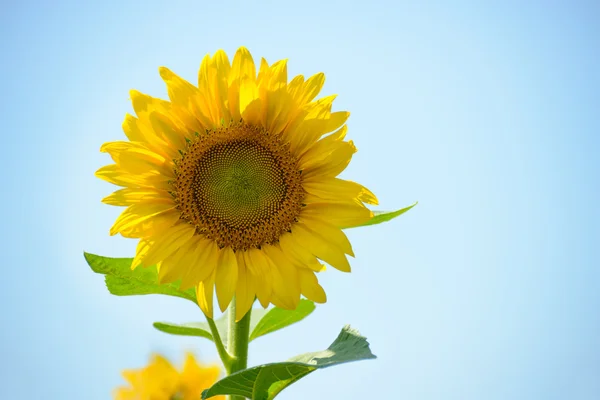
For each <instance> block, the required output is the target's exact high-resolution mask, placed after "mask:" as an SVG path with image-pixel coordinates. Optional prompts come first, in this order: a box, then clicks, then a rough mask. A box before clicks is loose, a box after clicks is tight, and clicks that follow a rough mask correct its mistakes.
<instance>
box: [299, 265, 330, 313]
mask: <svg viewBox="0 0 600 400" xmlns="http://www.w3.org/2000/svg"><path fill="white" fill-rule="evenodd" d="M299 274H300V286H301V287H302V294H303V295H304V296H305V297H306V298H307V299H309V300H312V301H314V302H315V303H321V304H322V303H325V302H326V301H327V295H326V294H325V290H323V288H322V287H321V285H319V281H318V280H317V277H316V276H315V273H314V272H313V271H311V270H308V269H300V270H299Z"/></svg>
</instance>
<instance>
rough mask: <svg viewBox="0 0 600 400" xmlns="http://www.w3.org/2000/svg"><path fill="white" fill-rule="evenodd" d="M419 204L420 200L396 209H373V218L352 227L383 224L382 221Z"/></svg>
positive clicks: (397, 215) (388, 219)
mask: <svg viewBox="0 0 600 400" xmlns="http://www.w3.org/2000/svg"><path fill="white" fill-rule="evenodd" d="M417 204H419V202H418V201H417V202H415V203H413V204H411V205H410V206H408V207H404V208H401V209H399V210H396V211H373V214H374V216H373V218H371V219H370V220H368V221H367V222H365V223H363V224H360V225H356V226H353V227H352V228H357V227H359V226H368V225H377V224H381V223H382V222H387V221H390V220H392V219H394V218H396V217H399V216H400V215H402V214H404V213H405V212H407V211H408V210H410V209H411V208H413V207H414V206H416V205H417Z"/></svg>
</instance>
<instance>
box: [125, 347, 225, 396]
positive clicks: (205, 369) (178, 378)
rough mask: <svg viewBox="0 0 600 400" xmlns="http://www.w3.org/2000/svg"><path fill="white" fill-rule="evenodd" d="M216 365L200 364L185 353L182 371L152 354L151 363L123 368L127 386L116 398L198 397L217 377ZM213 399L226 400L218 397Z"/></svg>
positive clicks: (218, 373) (218, 372) (218, 370)
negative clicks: (143, 366)
mask: <svg viewBox="0 0 600 400" xmlns="http://www.w3.org/2000/svg"><path fill="white" fill-rule="evenodd" d="M220 373H221V371H220V369H219V367H218V366H216V365H215V366H203V365H202V364H199V363H198V362H196V359H195V358H194V356H193V355H192V354H191V353H188V354H187V356H186V360H185V364H184V366H183V370H182V371H181V372H179V371H177V369H175V367H173V365H171V363H170V362H169V361H168V360H167V359H165V358H164V357H162V356H159V355H154V356H153V357H152V359H151V361H150V364H148V366H146V367H145V368H142V369H138V370H125V371H123V377H124V378H125V380H127V382H128V383H129V385H130V386H128V387H119V388H117V389H116V390H115V392H114V398H115V400H198V399H200V398H201V397H202V391H203V390H204V389H208V388H209V387H211V386H212V385H213V384H214V383H215V382H216V381H217V378H218V377H219V375H220ZM214 398H215V399H221V400H223V399H225V396H217V397H214Z"/></svg>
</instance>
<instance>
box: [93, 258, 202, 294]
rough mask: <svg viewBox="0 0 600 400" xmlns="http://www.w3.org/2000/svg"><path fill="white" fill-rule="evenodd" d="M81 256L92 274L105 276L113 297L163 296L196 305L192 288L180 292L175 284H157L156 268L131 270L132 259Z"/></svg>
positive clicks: (194, 292)
mask: <svg viewBox="0 0 600 400" xmlns="http://www.w3.org/2000/svg"><path fill="white" fill-rule="evenodd" d="M83 255H84V257H85V260H86V261H87V263H88V264H89V266H90V267H91V268H92V270H93V271H94V272H96V273H98V274H103V275H105V278H104V281H105V282H106V287H107V288H108V291H109V292H111V293H112V294H114V295H117V296H135V295H143V294H164V295H167V296H175V297H181V298H183V299H187V300H189V301H192V302H194V304H197V302H196V291H195V290H194V289H193V288H192V289H188V290H181V289H180V288H179V283H177V282H175V283H164V284H160V283H158V271H157V270H156V267H148V268H143V267H138V268H136V269H134V270H132V269H131V263H132V261H133V258H110V257H103V256H99V255H96V254H90V253H83Z"/></svg>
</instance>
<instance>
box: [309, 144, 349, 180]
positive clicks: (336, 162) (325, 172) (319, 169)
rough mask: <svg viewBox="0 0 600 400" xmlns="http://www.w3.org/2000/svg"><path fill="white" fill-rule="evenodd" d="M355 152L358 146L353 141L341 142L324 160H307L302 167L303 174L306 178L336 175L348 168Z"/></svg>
mask: <svg viewBox="0 0 600 400" xmlns="http://www.w3.org/2000/svg"><path fill="white" fill-rule="evenodd" d="M354 153H356V147H355V146H354V143H353V142H352V141H349V142H339V146H337V148H336V149H335V150H333V151H332V152H331V153H330V154H329V155H328V156H326V157H324V158H323V159H322V160H314V159H313V160H310V159H309V160H306V162H305V163H304V165H303V168H302V176H303V177H304V178H305V179H308V178H311V177H319V176H330V177H335V176H337V175H339V174H340V173H341V172H342V171H343V170H344V169H346V167H347V166H348V164H349V163H350V160H352V156H353V155H354ZM311 161H313V162H311Z"/></svg>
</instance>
